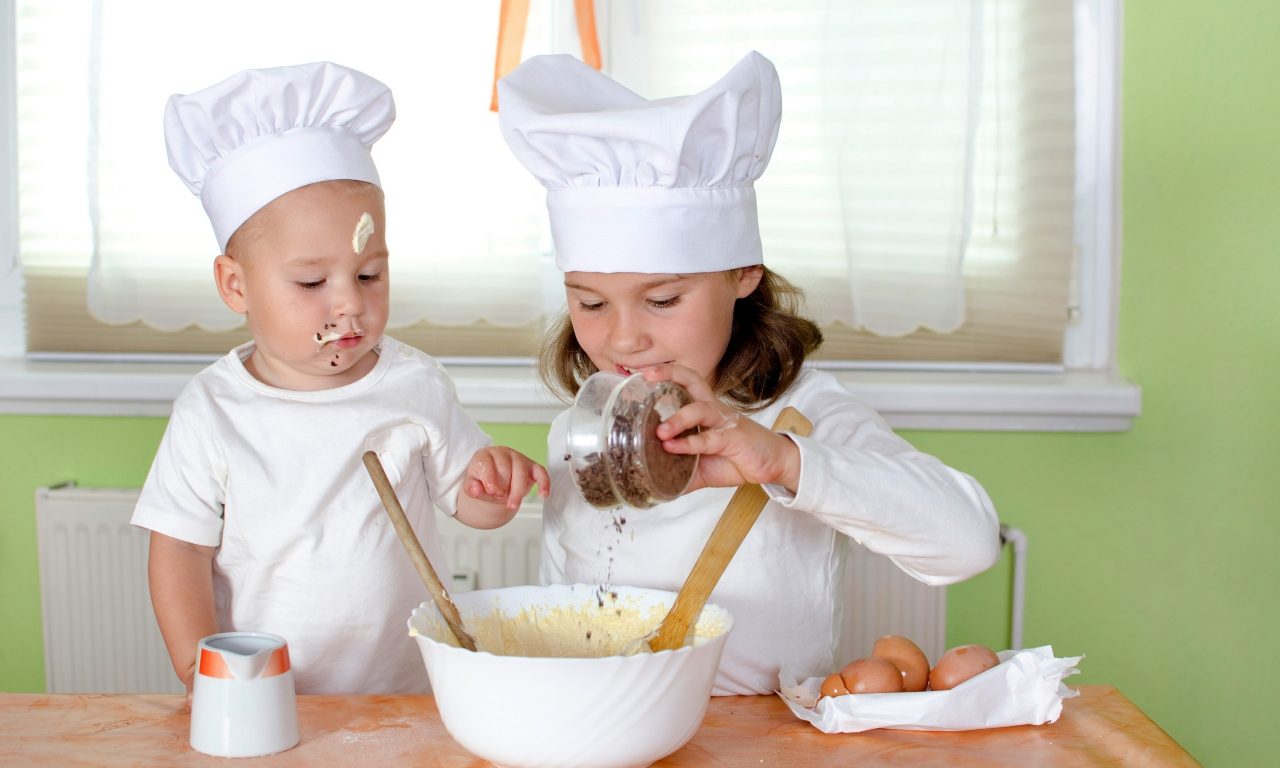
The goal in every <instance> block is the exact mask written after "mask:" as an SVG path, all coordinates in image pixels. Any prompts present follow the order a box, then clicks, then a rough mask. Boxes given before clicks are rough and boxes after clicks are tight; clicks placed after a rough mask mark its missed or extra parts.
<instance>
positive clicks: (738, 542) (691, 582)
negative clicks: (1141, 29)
mask: <svg viewBox="0 0 1280 768" xmlns="http://www.w3.org/2000/svg"><path fill="white" fill-rule="evenodd" d="M773 431H774V432H793V433H795V434H797V435H800V436H801V437H808V436H809V433H810V432H812V431H813V424H810V423H809V420H808V419H806V418H805V417H804V416H803V415H801V413H800V412H799V411H797V410H796V409H795V408H791V407H787V408H783V409H782V413H780V414H778V419H777V420H776V421H774V422H773ZM767 503H769V494H767V493H765V492H764V489H763V488H761V487H760V486H758V485H744V486H742V487H740V488H738V490H737V491H736V492H735V493H734V494H733V498H731V499H729V504H728V506H726V507H725V508H724V514H722V515H720V522H718V523H716V527H715V530H713V531H712V532H711V538H709V539H707V545H706V546H705V547H703V548H702V554H700V555H698V562H696V563H694V564H693V570H692V571H690V572H689V578H687V579H685V581H684V586H683V587H681V588H680V592H679V594H677V595H676V601H675V603H674V604H673V605H672V606H671V610H670V611H668V612H667V617H666V618H665V619H663V620H662V626H660V627H658V632H657V635H656V636H655V637H654V638H653V639H652V640H650V641H649V648H650V649H652V650H653V652H654V653H657V652H658V651H671V650H675V649H676V648H679V647H681V646H683V645H684V638H685V635H687V634H688V633H689V627H690V626H692V625H693V622H694V620H696V619H697V618H698V615H699V614H701V613H702V606H704V605H706V603H707V598H708V597H710V596H711V590H713V589H715V588H716V584H717V583H719V581H720V577H721V576H722V575H724V569H725V568H728V567H729V561H730V560H732V559H733V555H734V553H736V552H737V551H738V547H740V546H742V541H743V539H745V538H747V533H748V532H749V531H750V530H751V526H752V525H754V524H755V522H756V518H758V517H760V512H761V511H762V510H763V509H764V505H765V504H767Z"/></svg>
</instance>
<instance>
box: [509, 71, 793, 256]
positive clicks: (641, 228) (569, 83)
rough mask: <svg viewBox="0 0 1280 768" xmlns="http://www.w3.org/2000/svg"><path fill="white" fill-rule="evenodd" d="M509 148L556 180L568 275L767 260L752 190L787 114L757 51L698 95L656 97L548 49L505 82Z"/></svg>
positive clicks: (557, 220)
mask: <svg viewBox="0 0 1280 768" xmlns="http://www.w3.org/2000/svg"><path fill="white" fill-rule="evenodd" d="M498 104H499V112H498V122H499V124H500V125H501V128H502V135H503V137H504V138H505V139H506V140H507V144H508V146H510V147H511V151H512V152H514V153H515V155H516V157H517V158H518V159H519V160H520V162H521V163H523V164H524V166H525V167H526V168H528V169H529V170H530V171H532V172H533V175H534V176H536V177H537V178H538V180H539V181H541V182H542V185H543V186H545V187H546V188H547V210H548V211H549V213H550V215H551V234H552V237H553V238H554V240H555V247H556V265H557V266H558V267H559V268H560V269H561V270H563V271H565V272H574V271H582V272H642V273H649V274H655V273H668V272H669V273H677V274H680V273H688V272H717V271H720V270H726V269H733V268H736V267H745V266H751V265H754V264H761V263H763V261H764V254H763V251H762V250H761V247H760V227H759V224H758V223H757V221H756V193H755V187H753V186H752V184H753V182H755V180H756V179H758V178H760V174H762V173H764V169H765V167H766V166H767V165H768V164H769V155H770V154H771V153H772V152H773V145H774V143H775V142H776V141H777V140H778V125H779V123H780V122H781V120H782V88H781V85H780V84H779V82H778V73H777V71H776V70H775V69H774V68H773V64H772V63H771V62H770V61H769V60H768V59H766V58H765V57H763V56H761V55H760V54H759V53H756V52H755V51H752V52H751V53H749V54H747V56H746V57H745V58H744V59H743V60H742V61H740V62H738V64H737V65H735V66H734V68H733V69H731V70H729V73H728V74H726V75H725V76H724V77H723V78H721V79H720V82H718V83H716V84H715V85H713V86H711V87H710V88H708V89H706V90H705V91H703V92H702V93H699V94H695V95H693V96H678V97H673V98H667V99H658V100H656V101H647V100H645V99H644V98H642V97H641V96H638V95H636V94H635V93H632V92H631V91H629V90H627V89H626V88H624V87H623V86H621V85H619V84H618V83H616V82H614V81H613V80H610V79H609V78H608V77H606V76H605V75H603V74H601V73H599V72H597V71H596V70H595V69H592V68H591V67H589V66H587V65H586V64H583V63H582V62H580V61H578V60H577V59H575V58H573V57H571V56H566V55H559V56H536V57H534V58H531V59H529V60H528V61H526V62H525V63H523V64H521V65H520V66H519V67H517V68H516V70H515V71H514V72H512V73H511V74H510V75H507V76H506V77H504V78H502V79H501V80H499V81H498Z"/></svg>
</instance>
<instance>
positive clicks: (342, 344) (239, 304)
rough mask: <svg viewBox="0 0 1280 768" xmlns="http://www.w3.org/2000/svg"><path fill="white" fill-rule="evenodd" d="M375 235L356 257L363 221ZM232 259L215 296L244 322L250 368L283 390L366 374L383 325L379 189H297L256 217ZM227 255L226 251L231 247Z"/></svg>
mask: <svg viewBox="0 0 1280 768" xmlns="http://www.w3.org/2000/svg"><path fill="white" fill-rule="evenodd" d="M366 213H367V214H369V215H370V216H371V217H372V219H373V232H372V233H371V234H369V236H368V239H367V241H366V242H365V243H364V247H363V249H362V250H361V252H360V253H356V252H355V247H354V245H353V237H354V236H355V234H356V229H357V227H358V226H359V224H360V220H361V218H362V217H363V216H364V214H366ZM241 234H244V235H246V237H244V238H243V242H237V243H236V245H237V247H236V248H235V250H236V253H235V255H234V257H233V256H219V257H218V259H217V262H216V264H215V268H214V269H215V274H216V277H217V282H218V290H219V293H220V294H221V295H222V299H223V301H225V302H226V304H227V306H229V307H230V308H231V309H232V310H234V311H236V312H239V313H242V314H244V315H245V316H246V320H247V321H248V324H249V330H250V332H251V333H252V334H253V339H254V342H255V343H256V346H257V350H256V352H255V354H254V355H253V357H252V358H251V359H250V364H251V367H250V370H251V371H252V372H253V373H254V375H255V376H257V377H258V378H259V379H262V380H263V381H264V382H265V383H268V384H272V385H274V386H280V387H283V388H288V389H327V388H331V387H335V386H342V385H344V384H346V383H349V382H351V381H355V380H356V379H358V378H360V377H361V376H363V375H364V374H365V373H367V372H368V371H369V370H370V369H371V368H373V366H374V365H375V364H376V362H377V356H376V355H369V354H368V353H369V351H370V350H371V349H372V348H373V346H374V344H376V343H377V342H378V341H379V340H380V339H381V338H382V332H383V331H384V330H385V328H386V325H387V313H388V304H389V301H388V298H389V293H390V291H389V288H390V283H389V279H388V275H387V245H386V215H385V212H384V210H383V204H382V199H381V195H380V194H379V193H378V192H377V190H376V188H373V187H372V186H369V188H368V189H367V190H361V191H357V192H352V191H349V190H347V189H344V188H343V187H341V186H338V185H334V184H329V183H321V184H312V185H309V186H306V187H301V188H299V189H295V190H293V191H292V192H289V193H288V194H285V195H282V196H281V197H279V198H277V199H275V200H274V201H272V202H271V204H270V205H268V206H267V207H266V208H263V209H262V210H261V211H259V212H258V214H256V215H255V220H253V221H252V226H251V228H250V229H248V230H246V231H245V232H243V233H240V232H238V233H237V237H239V236H240V235H241ZM229 250H230V249H229Z"/></svg>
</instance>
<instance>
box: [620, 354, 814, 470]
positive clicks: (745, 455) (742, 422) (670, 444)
mask: <svg viewBox="0 0 1280 768" xmlns="http://www.w3.org/2000/svg"><path fill="white" fill-rule="evenodd" d="M644 378H645V380H646V381H674V382H675V383H677V384H679V385H680V386H682V387H684V388H685V389H686V390H688V391H689V394H690V395H691V396H692V397H693V402H692V403H690V404H689V405H686V406H685V407H683V408H681V409H680V410H678V411H676V412H675V414H674V415H672V416H671V418H669V419H667V420H666V421H664V422H662V423H661V424H659V425H658V437H659V438H661V439H662V447H663V448H665V449H666V450H667V452H668V453H696V454H700V455H701V458H700V459H699V460H698V473H697V474H696V475H695V476H694V478H693V482H692V483H690V484H689V490H691V491H693V490H697V489H698V488H705V487H708V486H711V487H718V488H723V487H732V486H738V485H745V484H747V483H755V484H757V485H769V484H777V485H781V486H782V487H784V488H786V489H787V490H788V491H790V492H791V493H795V492H796V489H797V487H798V486H799V485H800V449H799V448H798V447H797V446H796V444H795V443H794V442H793V441H792V440H791V438H789V437H787V436H785V435H781V434H779V433H777V432H774V431H772V430H770V429H768V428H767V427H763V426H761V425H759V424H757V423H756V422H754V421H752V420H751V419H748V418H747V417H746V416H743V415H742V414H740V413H738V412H737V411H735V410H733V409H732V408H730V407H729V406H727V405H725V404H724V403H722V402H720V400H719V399H718V398H717V397H716V396H715V393H714V392H713V391H712V390H711V387H710V385H708V384H707V382H706V381H704V380H703V379H702V377H701V376H699V375H698V373H697V372H696V371H694V370H693V369H691V368H686V367H684V366H682V365H655V366H653V367H652V368H646V369H645V370H644ZM693 427H701V431H700V432H698V433H696V434H692V435H688V436H687V437H677V436H678V435H680V434H681V433H682V432H684V431H685V430H688V429H692V428H693Z"/></svg>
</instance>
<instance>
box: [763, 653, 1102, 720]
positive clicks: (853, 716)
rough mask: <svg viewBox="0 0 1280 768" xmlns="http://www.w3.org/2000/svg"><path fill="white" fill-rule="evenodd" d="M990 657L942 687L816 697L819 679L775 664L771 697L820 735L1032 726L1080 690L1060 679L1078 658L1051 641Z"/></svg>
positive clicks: (1053, 716) (1051, 716) (1051, 715)
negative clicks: (1057, 653) (975, 671)
mask: <svg viewBox="0 0 1280 768" xmlns="http://www.w3.org/2000/svg"><path fill="white" fill-rule="evenodd" d="M996 655H997V656H998V657H999V658H1000V664H999V665H997V666H996V667H993V668H992V669H988V670H987V671H986V672H983V673H982V674H980V675H978V676H977V677H974V678H972V679H970V680H967V681H965V682H963V683H961V684H960V685H957V686H956V687H955V688H952V689H951V690H949V691H922V692H920V693H862V694H850V695H847V696H836V697H834V698H832V697H827V698H824V699H821V700H819V699H818V693H819V691H820V690H821V689H822V680H823V678H821V677H811V678H809V679H808V680H805V681H804V683H802V684H797V683H796V679H795V676H794V675H793V674H792V673H791V671H790V670H788V669H787V668H786V667H783V669H782V672H781V673H780V674H779V675H778V682H779V684H780V686H781V687H780V689H779V692H778V695H779V696H781V697H782V698H783V700H784V701H786V702H787V706H788V707H790V708H791V711H792V712H794V713H795V715H796V717H798V718H800V719H801V720H808V721H809V722H810V723H813V725H814V727H815V728H817V729H818V730H820V731H822V732H823V733H858V732H859V731H869V730H871V729H872V728H893V729H897V730H904V731H969V730H974V729H978V728H1003V727H1005V726H1010V725H1040V724H1042V723H1052V722H1054V721H1056V720H1057V719H1058V715H1060V714H1062V700H1063V699H1069V698H1071V697H1073V696H1079V695H1080V694H1079V692H1078V691H1073V690H1071V689H1070V688H1068V687H1067V686H1066V685H1064V684H1063V682H1062V679H1063V678H1065V677H1070V676H1071V675H1075V674H1079V673H1080V670H1078V669H1076V668H1075V667H1076V664H1079V663H1080V660H1081V659H1083V658H1084V656H1075V657H1072V658H1066V659H1057V658H1054V656H1053V646H1051V645H1045V646H1042V647H1040V648H1028V649H1026V650H1022V651H1002V652H1000V653H998V654H996ZM815 702H816V704H817V706H814V704H815ZM809 707H812V709H810V708H809Z"/></svg>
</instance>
